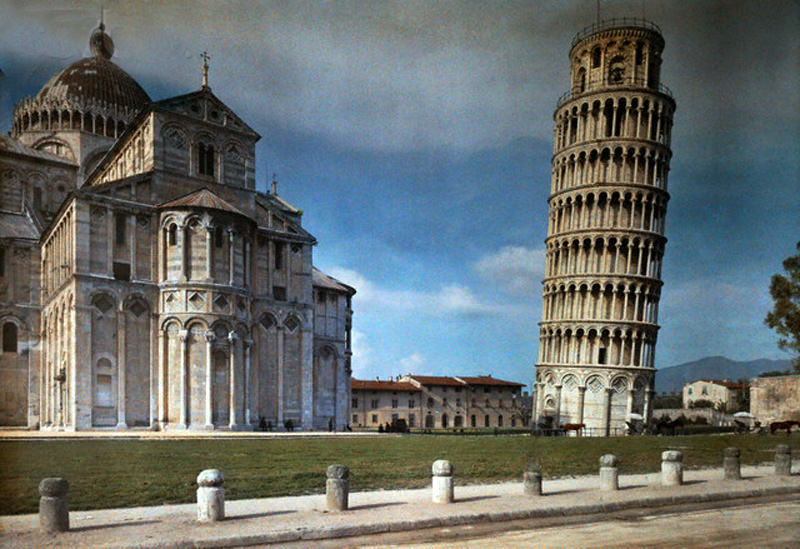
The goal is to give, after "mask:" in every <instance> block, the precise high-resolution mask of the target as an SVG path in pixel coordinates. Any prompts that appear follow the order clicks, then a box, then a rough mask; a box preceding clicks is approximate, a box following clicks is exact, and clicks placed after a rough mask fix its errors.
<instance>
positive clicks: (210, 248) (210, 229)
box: [206, 225, 214, 282]
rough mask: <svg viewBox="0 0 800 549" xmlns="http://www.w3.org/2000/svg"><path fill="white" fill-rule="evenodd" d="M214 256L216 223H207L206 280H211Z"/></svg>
mask: <svg viewBox="0 0 800 549" xmlns="http://www.w3.org/2000/svg"><path fill="white" fill-rule="evenodd" d="M213 257H214V225H206V281H208V282H211V280H212V276H211V275H212V273H213V261H214V259H213Z"/></svg>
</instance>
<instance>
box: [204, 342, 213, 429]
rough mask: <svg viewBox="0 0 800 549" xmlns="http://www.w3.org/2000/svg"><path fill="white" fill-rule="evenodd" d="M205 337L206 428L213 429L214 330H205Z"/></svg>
mask: <svg viewBox="0 0 800 549" xmlns="http://www.w3.org/2000/svg"><path fill="white" fill-rule="evenodd" d="M205 337H206V402H205V404H206V409H205V413H206V414H205V415H206V424H205V428H206V429H213V428H214V416H213V414H214V405H213V404H214V403H213V400H212V399H213V394H214V390H213V389H214V347H213V345H214V339H215V336H214V332H212V331H211V330H207V331H206V333H205Z"/></svg>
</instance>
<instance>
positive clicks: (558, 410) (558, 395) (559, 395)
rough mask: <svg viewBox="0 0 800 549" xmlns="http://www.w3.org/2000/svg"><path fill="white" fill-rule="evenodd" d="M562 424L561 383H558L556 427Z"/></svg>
mask: <svg viewBox="0 0 800 549" xmlns="http://www.w3.org/2000/svg"><path fill="white" fill-rule="evenodd" d="M559 425H561V385H560V384H559V385H556V423H555V427H556V428H558V426H559Z"/></svg>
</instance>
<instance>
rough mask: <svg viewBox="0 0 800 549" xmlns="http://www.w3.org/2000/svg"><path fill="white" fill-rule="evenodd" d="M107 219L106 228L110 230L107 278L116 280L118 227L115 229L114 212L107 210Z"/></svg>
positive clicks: (107, 248)
mask: <svg viewBox="0 0 800 549" xmlns="http://www.w3.org/2000/svg"><path fill="white" fill-rule="evenodd" d="M106 218H107V220H108V222H107V224H106V227H107V230H108V238H107V239H106V276H108V277H109V278H114V235H115V234H116V231H115V230H114V229H116V227H114V211H113V210H112V209H111V208H106Z"/></svg>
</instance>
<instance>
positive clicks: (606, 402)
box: [603, 387, 614, 436]
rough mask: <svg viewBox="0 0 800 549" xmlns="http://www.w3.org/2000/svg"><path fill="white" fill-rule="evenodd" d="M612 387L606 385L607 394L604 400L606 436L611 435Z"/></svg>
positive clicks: (604, 429)
mask: <svg viewBox="0 0 800 549" xmlns="http://www.w3.org/2000/svg"><path fill="white" fill-rule="evenodd" d="M613 390H614V389H613V388H612V387H606V391H605V392H606V396H605V400H603V431H604V432H605V436H611V392H612V391H613Z"/></svg>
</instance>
